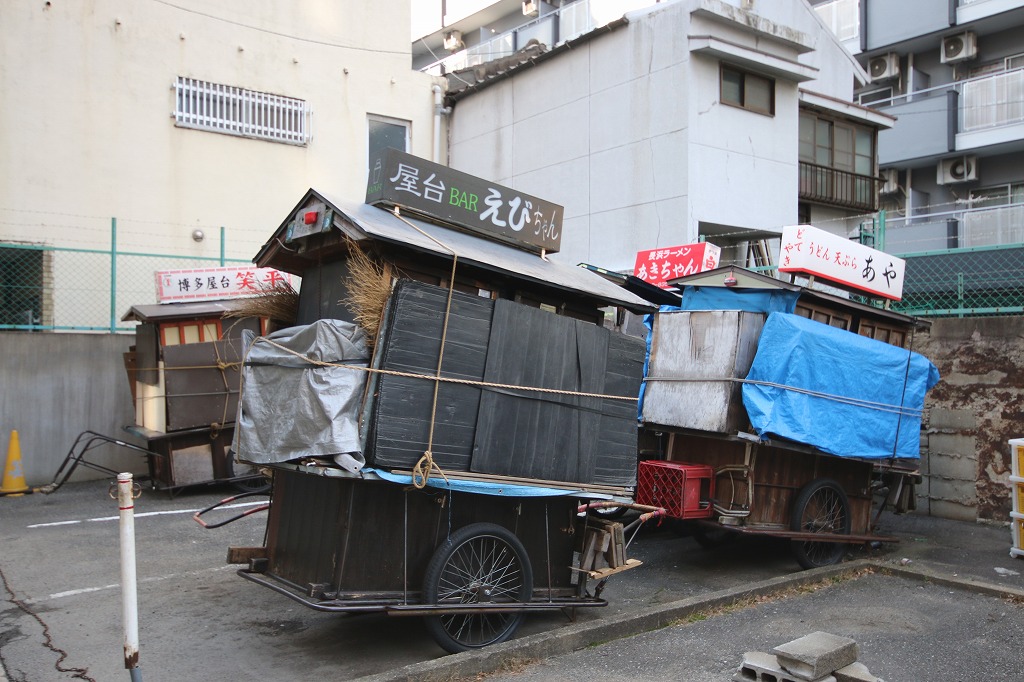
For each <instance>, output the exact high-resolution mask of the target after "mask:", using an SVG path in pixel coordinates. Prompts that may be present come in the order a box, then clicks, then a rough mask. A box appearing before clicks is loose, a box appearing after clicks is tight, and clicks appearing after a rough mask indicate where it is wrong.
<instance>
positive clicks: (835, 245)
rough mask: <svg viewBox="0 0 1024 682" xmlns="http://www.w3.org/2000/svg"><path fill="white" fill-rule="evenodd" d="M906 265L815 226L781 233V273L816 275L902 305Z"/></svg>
mask: <svg viewBox="0 0 1024 682" xmlns="http://www.w3.org/2000/svg"><path fill="white" fill-rule="evenodd" d="M905 270H906V261H904V260H903V259H902V258H897V257H896V256H891V255H889V254H888V253H885V252H884V251H879V250H878V249H872V248H870V247H868V246H864V245H863V244H860V243H858V242H852V241H850V240H849V239H844V238H843V237H839V236H837V235H834V234H832V233H831V232H826V231H825V230H821V229H818V228H817V227H814V226H812V225H791V226H789V227H784V228H783V229H782V246H781V249H780V251H779V272H792V273H800V274H805V275H814V276H815V277H820V278H822V279H826V280H829V281H831V282H834V283H836V284H838V285H840V286H844V287H848V288H851V289H856V290H857V291H861V292H865V293H867V294H874V295H875V296H880V297H882V298H888V299H891V300H893V301H899V300H900V299H902V298H903V276H904V273H905Z"/></svg>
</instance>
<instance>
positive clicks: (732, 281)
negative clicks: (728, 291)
mask: <svg viewBox="0 0 1024 682" xmlns="http://www.w3.org/2000/svg"><path fill="white" fill-rule="evenodd" d="M722 284H724V285H725V286H727V287H734V286H736V285H737V284H739V281H738V280H737V279H736V278H735V277H734V276H733V274H732V273H731V272H730V273H729V274H728V275H726V276H725V280H724V281H723V282H722Z"/></svg>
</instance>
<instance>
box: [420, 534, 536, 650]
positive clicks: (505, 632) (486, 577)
mask: <svg viewBox="0 0 1024 682" xmlns="http://www.w3.org/2000/svg"><path fill="white" fill-rule="evenodd" d="M532 596H533V570H532V569H531V567H530V559H529V557H527V556H526V549H525V548H524V547H523V543H521V542H520V541H519V538H517V537H516V536H515V535H514V534H513V533H512V532H511V531H509V530H507V529H505V528H502V527H501V526H497V525H495V524H493V523H474V524H472V525H469V526H465V527H464V528H460V529H459V530H457V531H456V532H455V533H453V534H452V535H451V537H450V538H448V539H447V540H445V542H444V543H442V545H441V546H440V547H438V548H437V551H435V552H434V556H433V557H431V559H430V563H429V564H427V572H426V574H425V576H424V578H423V601H424V602H425V603H427V604H475V603H480V602H494V603H515V602H529V601H530V599H531V598H532ZM525 616H526V614H525V613H524V612H522V611H519V612H509V613H481V614H474V615H462V614H456V615H444V616H428V617H427V618H426V619H425V621H426V626H427V631H428V632H430V635H431V636H432V637H433V638H434V640H435V641H436V642H437V643H438V644H439V645H440V646H441V648H442V649H444V650H445V651H447V652H449V653H453V654H455V653H459V652H460V651H470V650H473V649H481V648H483V647H485V646H488V645H490V644H497V643H498V642H504V641H505V640H507V639H509V638H510V637H511V636H512V635H513V634H514V633H515V631H516V630H517V629H518V628H519V625H520V624H521V623H522V621H523V618H524V617H525Z"/></svg>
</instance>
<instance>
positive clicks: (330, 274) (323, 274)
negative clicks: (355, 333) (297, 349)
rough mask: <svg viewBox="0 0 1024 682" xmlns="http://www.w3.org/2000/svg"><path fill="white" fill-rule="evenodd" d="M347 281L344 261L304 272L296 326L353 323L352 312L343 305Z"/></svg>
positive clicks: (337, 261)
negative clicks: (327, 322) (322, 322)
mask: <svg viewBox="0 0 1024 682" xmlns="http://www.w3.org/2000/svg"><path fill="white" fill-rule="evenodd" d="M348 278H349V269H348V260H347V259H340V260H336V261H331V262H330V263H324V264H323V265H317V266H314V267H311V268H308V269H306V270H304V271H303V272H302V286H301V287H300V288H299V310H298V314H297V320H296V324H299V325H303V324H312V323H313V322H316V321H317V320H325V319H331V320H345V321H346V322H354V321H355V319H354V316H353V314H352V311H351V310H349V309H348V307H347V306H346V305H345V303H344V301H345V299H347V298H348V287H347V286H346V282H347V281H348Z"/></svg>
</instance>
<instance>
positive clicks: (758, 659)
mask: <svg viewBox="0 0 1024 682" xmlns="http://www.w3.org/2000/svg"><path fill="white" fill-rule="evenodd" d="M732 679H733V682H802V678H797V677H794V676H793V675H791V674H789V673H787V672H786V671H785V670H784V669H783V668H782V665H781V664H780V663H779V659H778V658H776V657H775V656H773V655H772V654H765V653H762V652H760V651H748V652H747V653H745V654H743V663H742V664H741V665H740V667H739V669H738V670H737V671H736V674H735V675H733V676H732ZM814 682H837V680H836V678H835V677H834V676H832V675H826V676H825V677H822V678H821V679H819V680H815V681H814Z"/></svg>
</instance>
